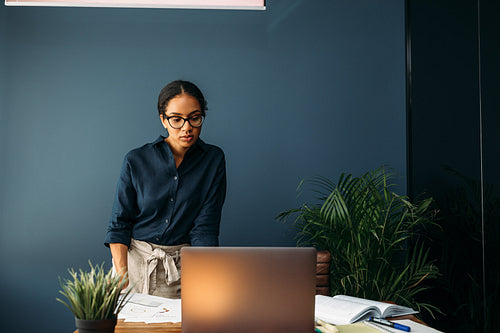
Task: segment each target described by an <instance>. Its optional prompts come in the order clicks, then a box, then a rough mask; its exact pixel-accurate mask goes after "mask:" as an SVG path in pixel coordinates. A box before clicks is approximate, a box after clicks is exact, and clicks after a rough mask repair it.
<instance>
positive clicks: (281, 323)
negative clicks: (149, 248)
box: [181, 247, 316, 333]
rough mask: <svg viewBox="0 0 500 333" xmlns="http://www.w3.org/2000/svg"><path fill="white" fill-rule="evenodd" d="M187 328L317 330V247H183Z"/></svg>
mask: <svg viewBox="0 0 500 333" xmlns="http://www.w3.org/2000/svg"><path fill="white" fill-rule="evenodd" d="M181 258H182V259H181V274H182V278H181V287H182V292H181V298H182V332H183V333H198V332H199V333H210V332H216V333H229V332H231V333H234V332H252V333H259V332H273V333H274V332H290V333H293V332H297V333H311V332H313V331H314V293H315V284H316V280H315V279H316V275H315V274H316V250H315V249H314V248H278V247H275V248H273V247H184V248H183V249H182V252H181Z"/></svg>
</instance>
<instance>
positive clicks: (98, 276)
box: [57, 261, 130, 320]
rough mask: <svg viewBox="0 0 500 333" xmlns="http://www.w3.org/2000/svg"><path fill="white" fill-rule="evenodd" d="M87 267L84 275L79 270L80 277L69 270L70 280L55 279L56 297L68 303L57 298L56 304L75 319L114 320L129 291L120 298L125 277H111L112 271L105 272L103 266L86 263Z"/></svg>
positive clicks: (125, 280) (126, 299) (72, 270)
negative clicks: (57, 293) (58, 287)
mask: <svg viewBox="0 0 500 333" xmlns="http://www.w3.org/2000/svg"><path fill="white" fill-rule="evenodd" d="M89 265H90V271H89V272H84V271H82V270H81V269H80V271H79V272H80V274H78V273H77V272H75V270H74V269H69V270H68V272H69V274H70V275H71V277H72V280H71V279H66V280H64V281H61V279H59V282H60V284H61V288H62V290H60V291H59V293H60V294H62V295H63V296H65V297H66V298H67V301H68V302H65V301H63V300H61V299H59V298H57V301H59V302H61V303H62V304H64V305H65V306H66V307H67V308H68V309H70V311H71V312H72V313H73V314H74V315H75V318H77V319H85V320H105V319H114V318H116V316H117V314H118V312H120V310H121V309H122V308H123V306H124V305H125V304H126V302H127V301H128V295H129V293H130V289H129V290H127V291H126V292H124V293H123V295H121V292H122V289H123V287H124V285H125V284H126V282H127V277H126V276H125V277H123V278H122V276H121V275H119V274H117V275H113V272H112V270H109V271H108V272H105V270H104V268H103V265H104V264H101V265H100V266H93V265H92V263H91V262H90V261H89Z"/></svg>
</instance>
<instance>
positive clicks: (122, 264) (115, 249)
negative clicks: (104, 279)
mask: <svg viewBox="0 0 500 333" xmlns="http://www.w3.org/2000/svg"><path fill="white" fill-rule="evenodd" d="M109 248H110V249H111V255H112V256H113V264H114V266H115V270H116V273H117V274H119V275H121V276H122V279H123V277H124V276H125V274H127V272H128V264H127V255H128V247H127V245H125V244H121V243H110V244H109ZM127 287H128V281H127V282H126V283H125V284H124V285H123V289H125V288H127Z"/></svg>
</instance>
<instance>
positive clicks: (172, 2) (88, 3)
mask: <svg viewBox="0 0 500 333" xmlns="http://www.w3.org/2000/svg"><path fill="white" fill-rule="evenodd" d="M5 5H6V6H56V7H132V8H191V9H252V10H264V9H266V6H265V0H144V1H140V0H5Z"/></svg>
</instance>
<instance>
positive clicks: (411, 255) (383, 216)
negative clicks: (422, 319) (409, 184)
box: [277, 167, 439, 315]
mask: <svg viewBox="0 0 500 333" xmlns="http://www.w3.org/2000/svg"><path fill="white" fill-rule="evenodd" d="M393 176H394V175H393V174H392V173H390V172H386V170H385V168H384V167H381V168H379V169H376V170H375V171H372V172H368V173H366V174H364V175H362V176H361V177H354V176H352V175H350V174H342V175H341V177H340V179H339V180H338V182H337V183H334V182H333V181H331V180H329V179H327V178H324V177H315V178H311V179H308V180H306V181H302V182H301V184H300V185H299V189H302V188H303V186H304V185H305V184H310V185H312V187H313V191H314V192H315V193H316V194H317V195H318V199H319V203H318V204H313V205H311V204H304V205H303V206H302V207H300V208H297V209H291V210H288V211H285V212H283V213H281V214H280V215H278V217H277V218H278V219H279V220H281V221H288V220H289V219H290V218H291V217H295V219H294V220H293V223H292V225H293V227H294V228H295V229H296V231H297V243H298V245H299V246H314V247H316V248H318V249H321V250H328V251H330V253H331V258H332V263H331V273H330V277H331V285H330V289H331V293H332V295H335V294H345V295H351V296H356V297H362V298H367V299H374V300H384V301H391V302H394V303H397V304H401V305H406V306H410V307H414V308H416V309H417V310H419V311H420V312H422V311H423V310H424V311H426V312H429V313H430V314H431V315H432V314H433V312H434V311H439V310H438V309H437V308H436V307H434V306H432V305H431V304H427V303H425V302H419V301H418V300H417V296H418V294H419V293H421V292H422V291H424V290H426V289H428V285H427V284H426V282H428V281H430V280H433V279H436V278H437V276H438V270H437V268H436V266H435V265H433V263H432V262H431V261H430V260H429V259H428V251H427V250H425V248H424V247H423V245H422V243H421V242H420V241H419V240H418V238H417V233H418V229H419V228H422V227H425V226H426V225H431V224H435V223H434V222H433V211H432V210H431V208H430V206H431V203H432V198H428V199H425V200H422V201H421V202H419V204H412V203H410V201H409V200H408V198H407V197H405V196H401V195H398V194H396V193H394V192H393V191H391V187H393V184H390V183H389V182H390V181H391V179H392V178H393Z"/></svg>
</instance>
